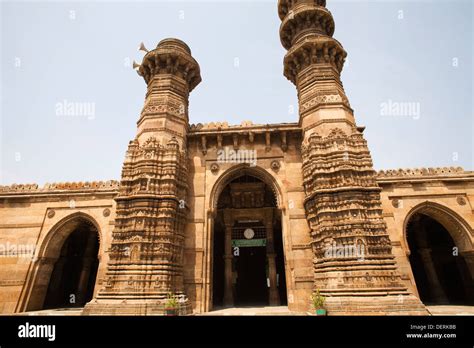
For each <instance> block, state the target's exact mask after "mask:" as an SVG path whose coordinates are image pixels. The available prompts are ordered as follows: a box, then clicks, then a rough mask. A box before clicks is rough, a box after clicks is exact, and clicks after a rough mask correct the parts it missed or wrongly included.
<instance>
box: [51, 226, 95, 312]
mask: <svg viewBox="0 0 474 348" xmlns="http://www.w3.org/2000/svg"><path fill="white" fill-rule="evenodd" d="M98 252H99V240H98V235H97V232H96V231H94V230H92V229H91V227H90V226H89V225H88V224H86V223H84V224H81V225H79V226H78V227H77V228H76V229H75V230H74V231H73V232H71V234H70V235H69V237H68V238H67V239H66V240H65V242H64V244H63V246H62V248H61V253H60V256H59V258H58V259H57V261H56V263H55V265H54V269H53V271H52V273H51V278H50V281H49V285H48V290H47V293H46V297H45V301H44V305H43V308H44V309H51V308H71V307H83V306H84V305H85V304H86V303H87V302H89V301H90V300H91V299H92V296H93V294H94V285H95V280H96V276H97V269H98V266H99V261H98V258H97V256H98Z"/></svg>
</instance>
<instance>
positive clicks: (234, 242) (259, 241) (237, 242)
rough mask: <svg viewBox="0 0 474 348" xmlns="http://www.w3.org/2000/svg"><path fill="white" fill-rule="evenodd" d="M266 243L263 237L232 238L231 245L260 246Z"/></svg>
mask: <svg viewBox="0 0 474 348" xmlns="http://www.w3.org/2000/svg"><path fill="white" fill-rule="evenodd" d="M266 245H267V240H266V239H265V238H263V239H232V246H233V247H240V248H242V247H262V246H266Z"/></svg>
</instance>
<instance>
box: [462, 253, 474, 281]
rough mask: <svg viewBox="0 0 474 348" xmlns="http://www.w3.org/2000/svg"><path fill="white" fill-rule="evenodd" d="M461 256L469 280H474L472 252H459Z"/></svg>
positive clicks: (473, 255)
mask: <svg viewBox="0 0 474 348" xmlns="http://www.w3.org/2000/svg"><path fill="white" fill-rule="evenodd" d="M461 256H462V257H464V261H466V265H467V268H468V270H469V273H470V274H471V278H472V279H474V250H471V251H466V252H461Z"/></svg>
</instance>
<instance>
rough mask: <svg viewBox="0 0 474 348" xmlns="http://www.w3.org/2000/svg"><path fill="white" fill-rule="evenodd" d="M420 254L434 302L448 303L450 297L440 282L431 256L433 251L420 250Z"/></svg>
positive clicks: (427, 249)
mask: <svg viewBox="0 0 474 348" xmlns="http://www.w3.org/2000/svg"><path fill="white" fill-rule="evenodd" d="M418 254H419V255H420V257H421V260H422V262H423V268H424V269H425V271H426V276H427V278H428V283H429V284H428V286H429V291H430V293H431V296H432V297H433V300H435V301H436V302H439V303H448V297H447V296H446V293H445V292H444V289H443V286H442V285H441V282H440V281H439V277H438V272H436V268H435V265H434V263H433V257H432V254H431V249H429V248H422V249H418Z"/></svg>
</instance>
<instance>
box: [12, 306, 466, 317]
mask: <svg viewBox="0 0 474 348" xmlns="http://www.w3.org/2000/svg"><path fill="white" fill-rule="evenodd" d="M426 308H427V309H428V311H429V312H430V313H431V315H473V316H474V306H427V307H426ZM81 312H82V308H59V309H46V310H43V311H34V312H26V313H18V314H15V315H53V316H61V315H81ZM198 315H205V316H209V315H219V316H220V315H243V316H246V315H247V316H254V315H308V313H295V312H290V311H289V310H288V307H285V306H280V307H242V308H225V309H219V310H215V311H212V312H208V313H203V314H198Z"/></svg>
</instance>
